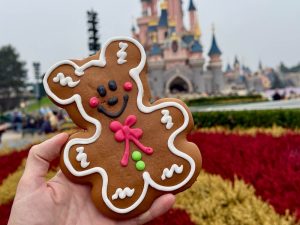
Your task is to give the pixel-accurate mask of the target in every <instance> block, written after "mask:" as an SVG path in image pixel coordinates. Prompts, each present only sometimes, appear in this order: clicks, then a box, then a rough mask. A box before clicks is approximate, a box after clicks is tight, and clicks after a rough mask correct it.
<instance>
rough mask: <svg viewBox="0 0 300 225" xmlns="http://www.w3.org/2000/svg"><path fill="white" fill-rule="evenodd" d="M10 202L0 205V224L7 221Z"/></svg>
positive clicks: (4, 224) (2, 224) (4, 223)
mask: <svg viewBox="0 0 300 225" xmlns="http://www.w3.org/2000/svg"><path fill="white" fill-rule="evenodd" d="M11 206H12V202H10V203H8V204H5V205H0V225H6V224H7V223H8V219H9V215H10V210H11Z"/></svg>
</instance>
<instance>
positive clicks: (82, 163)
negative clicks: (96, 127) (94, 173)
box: [76, 147, 90, 169]
mask: <svg viewBox="0 0 300 225" xmlns="http://www.w3.org/2000/svg"><path fill="white" fill-rule="evenodd" d="M83 151H84V147H78V148H76V152H78V154H77V156H76V160H77V161H78V162H80V166H81V167H82V168H84V169H85V168H87V167H88V166H89V165H90V162H88V161H87V154H86V153H84V152H83Z"/></svg>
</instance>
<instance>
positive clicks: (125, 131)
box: [109, 115, 153, 166]
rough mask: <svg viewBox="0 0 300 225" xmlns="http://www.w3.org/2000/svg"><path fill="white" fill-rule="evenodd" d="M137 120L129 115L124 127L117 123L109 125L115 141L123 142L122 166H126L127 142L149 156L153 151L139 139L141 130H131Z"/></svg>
mask: <svg viewBox="0 0 300 225" xmlns="http://www.w3.org/2000/svg"><path fill="white" fill-rule="evenodd" d="M136 121H137V119H136V116H134V115H129V116H128V117H127V118H126V120H125V123H124V125H122V124H121V123H120V122H119V121H113V122H111V123H110V125H109V128H110V129H111V130H112V131H113V132H114V133H115V139H116V140H117V141H118V142H123V141H125V149H124V154H123V157H122V160H121V165H122V166H127V165H128V158H129V153H130V145H129V142H130V141H132V142H133V143H134V144H135V145H136V146H137V147H138V148H139V149H140V150H142V151H143V152H145V153H146V154H148V155H150V154H152V153H153V149H152V148H151V147H145V146H144V145H143V144H142V143H141V142H140V141H139V139H140V138H141V137H142V135H143V130H142V129H140V128H131V127H132V126H133V125H134V124H135V123H136Z"/></svg>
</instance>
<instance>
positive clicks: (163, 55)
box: [132, 0, 224, 98]
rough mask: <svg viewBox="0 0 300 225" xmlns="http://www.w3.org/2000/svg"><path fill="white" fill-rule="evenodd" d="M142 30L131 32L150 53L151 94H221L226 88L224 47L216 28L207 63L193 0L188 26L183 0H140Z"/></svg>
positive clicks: (139, 25) (138, 21)
mask: <svg viewBox="0 0 300 225" xmlns="http://www.w3.org/2000/svg"><path fill="white" fill-rule="evenodd" d="M141 5H142V16H141V17H140V18H138V19H137V25H138V27H139V30H138V31H137V30H136V29H135V27H134V26H133V27H132V35H133V37H134V38H136V39H137V40H139V41H140V43H141V44H142V45H143V46H144V48H145V50H146V52H147V56H148V67H149V83H150V86H151V90H152V96H153V97H155V98H159V97H162V96H172V95H178V94H188V95H191V94H196V95H197V94H220V93H222V91H223V90H224V76H223V72H222V60H221V54H222V53H221V51H220V49H219V47H218V45H217V41H216V37H215V32H214V30H213V36H212V44H211V48H210V51H209V52H208V56H209V61H208V62H207V66H204V65H205V59H204V57H203V46H202V44H201V41H200V38H201V30H200V25H199V21H198V16H197V9H196V7H195V4H194V2H193V0H190V2H189V7H188V15H189V28H186V27H185V25H184V22H183V9H182V0H162V2H160V9H161V10H160V13H159V11H158V0H141Z"/></svg>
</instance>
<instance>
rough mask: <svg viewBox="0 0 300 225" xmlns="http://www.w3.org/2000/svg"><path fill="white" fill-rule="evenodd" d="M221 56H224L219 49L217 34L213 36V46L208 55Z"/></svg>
mask: <svg viewBox="0 0 300 225" xmlns="http://www.w3.org/2000/svg"><path fill="white" fill-rule="evenodd" d="M221 54H222V52H221V50H220V49H219V47H218V44H217V41H216V37H215V34H213V39H212V44H211V48H210V50H209V53H208V55H209V56H212V55H221Z"/></svg>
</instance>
